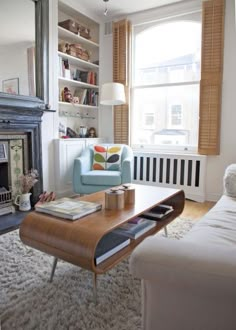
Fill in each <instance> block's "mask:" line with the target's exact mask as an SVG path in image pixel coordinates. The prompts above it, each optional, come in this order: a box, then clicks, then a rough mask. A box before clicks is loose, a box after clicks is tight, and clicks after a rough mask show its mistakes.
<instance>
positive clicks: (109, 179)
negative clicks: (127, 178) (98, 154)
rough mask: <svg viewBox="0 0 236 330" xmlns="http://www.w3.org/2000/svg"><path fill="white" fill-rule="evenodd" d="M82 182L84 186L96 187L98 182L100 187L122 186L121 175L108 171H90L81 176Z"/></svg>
mask: <svg viewBox="0 0 236 330" xmlns="http://www.w3.org/2000/svg"><path fill="white" fill-rule="evenodd" d="M81 181H82V183H83V184H91V185H94V182H96V185H98V186H118V185H120V184H121V173H120V172H119V171H106V170H101V171H99V170H97V171H89V172H87V173H86V174H83V175H81Z"/></svg>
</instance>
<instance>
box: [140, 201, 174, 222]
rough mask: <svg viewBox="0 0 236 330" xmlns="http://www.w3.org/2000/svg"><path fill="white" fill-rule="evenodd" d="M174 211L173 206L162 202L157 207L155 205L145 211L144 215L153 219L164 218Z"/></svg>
mask: <svg viewBox="0 0 236 330" xmlns="http://www.w3.org/2000/svg"><path fill="white" fill-rule="evenodd" d="M173 211H174V208H173V206H171V205H166V204H160V205H157V206H155V207H153V208H152V209H151V210H150V211H148V212H144V213H143V214H142V216H143V217H144V218H147V219H151V220H156V221H157V220H161V219H162V218H164V217H165V216H166V215H167V214H170V213H172V212H173Z"/></svg>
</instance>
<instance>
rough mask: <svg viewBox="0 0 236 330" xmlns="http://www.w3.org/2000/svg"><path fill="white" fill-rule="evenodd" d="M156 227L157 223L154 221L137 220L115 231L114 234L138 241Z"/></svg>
mask: <svg viewBox="0 0 236 330" xmlns="http://www.w3.org/2000/svg"><path fill="white" fill-rule="evenodd" d="M155 226H156V222H155V221H153V220H149V219H144V218H136V219H134V220H130V221H128V222H126V223H124V224H123V225H121V226H120V227H118V228H116V229H114V232H115V233H116V234H119V235H121V236H125V237H129V238H132V239H137V238H138V237H140V236H142V235H143V234H145V233H146V232H147V231H149V230H150V229H151V228H153V227H155Z"/></svg>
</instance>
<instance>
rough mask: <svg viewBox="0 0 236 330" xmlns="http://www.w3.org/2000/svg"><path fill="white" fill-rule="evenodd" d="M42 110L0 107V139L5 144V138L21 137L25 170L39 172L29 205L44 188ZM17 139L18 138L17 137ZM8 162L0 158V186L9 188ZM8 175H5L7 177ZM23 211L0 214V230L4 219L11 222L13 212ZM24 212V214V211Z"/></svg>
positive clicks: (33, 202)
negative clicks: (7, 214) (0, 162)
mask: <svg viewBox="0 0 236 330" xmlns="http://www.w3.org/2000/svg"><path fill="white" fill-rule="evenodd" d="M42 115H43V110H40V109H29V108H26V109H24V107H22V108H19V107H17V108H16V109H14V108H12V107H7V106H6V107H0V143H1V145H3V144H4V143H5V147H6V148H7V143H8V141H12V140H13V141H14V139H15V140H16V141H21V140H22V144H23V153H24V156H23V168H24V173H25V172H27V171H28V170H30V169H32V168H33V169H37V170H38V173H39V181H38V182H37V184H36V185H35V186H34V187H33V188H32V190H31V192H32V195H31V203H32V206H33V205H34V204H35V203H36V202H37V200H38V197H39V195H40V193H41V192H42V190H43V177H42V148H41V121H42ZM17 139H18V140H17ZM11 165H12V164H11V163H10V162H9V160H8V161H7V162H2V166H0V168H1V169H0V187H4V186H7V187H6V188H7V189H11V186H12V185H13V182H11V179H10V167H11ZM7 178H8V179H7ZM9 186H10V187H9ZM21 213H23V214H21V215H18V214H17V212H16V214H15V215H11V216H10V215H9V216H6V215H3V216H0V232H1V223H2V222H3V220H4V219H7V218H9V219H11V222H13V223H14V216H15V217H16V218H17V217H18V218H19V217H20V218H22V216H23V215H24V212H21ZM24 216H25V215H24Z"/></svg>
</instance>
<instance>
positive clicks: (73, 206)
mask: <svg viewBox="0 0 236 330" xmlns="http://www.w3.org/2000/svg"><path fill="white" fill-rule="evenodd" d="M101 208H102V204H99V203H93V202H86V201H80V200H78V199H74V198H68V197H64V198H60V199H57V200H55V201H52V202H48V203H42V204H38V205H35V210H36V211H37V212H42V213H47V214H50V215H54V216H56V217H59V218H64V219H69V220H77V219H80V218H82V217H84V216H86V215H88V214H90V213H93V212H96V211H99V210H101Z"/></svg>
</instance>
